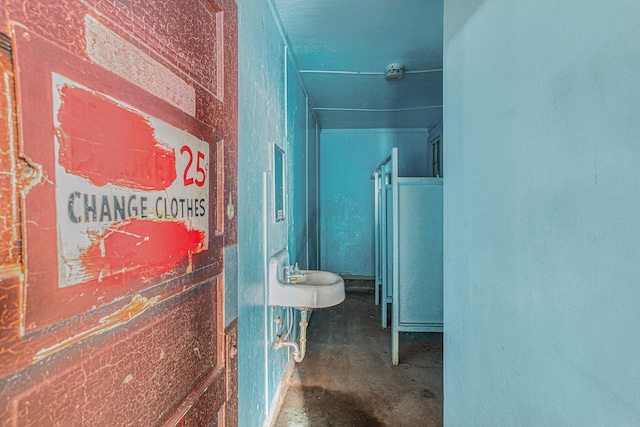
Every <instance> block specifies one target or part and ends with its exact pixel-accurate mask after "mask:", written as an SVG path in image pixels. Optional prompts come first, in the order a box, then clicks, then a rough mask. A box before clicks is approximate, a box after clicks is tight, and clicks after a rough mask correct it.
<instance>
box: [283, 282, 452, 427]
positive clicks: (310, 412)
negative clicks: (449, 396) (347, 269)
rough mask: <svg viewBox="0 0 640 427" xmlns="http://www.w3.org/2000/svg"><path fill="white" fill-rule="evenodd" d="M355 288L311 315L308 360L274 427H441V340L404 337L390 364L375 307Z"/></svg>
mask: <svg viewBox="0 0 640 427" xmlns="http://www.w3.org/2000/svg"><path fill="white" fill-rule="evenodd" d="M350 285H351V286H350ZM359 285H361V284H355V285H354V284H353V283H349V282H347V283H346V287H347V290H348V292H347V297H346V299H345V301H344V302H343V303H342V304H340V305H338V306H335V307H331V308H326V309H321V310H315V311H314V312H313V314H312V317H311V321H310V324H309V329H308V343H307V355H306V357H305V359H304V360H303V361H302V363H299V364H297V366H296V370H295V372H294V373H293V377H292V381H291V385H290V386H289V390H288V392H287V395H286V397H285V399H284V402H283V404H282V407H281V409H280V412H279V414H278V417H277V419H276V422H275V426H277V427H329V426H331V427H377V426H389V427H403V426H407V427H430V426H441V425H442V401H443V394H442V334H435V333H434V334H426V333H423V334H406V333H401V338H400V339H401V345H400V364H399V365H398V366H393V365H392V364H391V333H390V330H389V329H382V328H381V325H380V306H376V305H375V304H374V298H373V293H372V291H371V292H366V289H364V290H365V292H363V289H362V286H359ZM371 286H372V285H371Z"/></svg>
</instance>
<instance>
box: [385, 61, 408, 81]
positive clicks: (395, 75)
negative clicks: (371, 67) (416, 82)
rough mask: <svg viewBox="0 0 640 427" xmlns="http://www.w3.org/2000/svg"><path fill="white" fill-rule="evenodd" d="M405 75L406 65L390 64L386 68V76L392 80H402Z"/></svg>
mask: <svg viewBox="0 0 640 427" xmlns="http://www.w3.org/2000/svg"><path fill="white" fill-rule="evenodd" d="M403 77H404V65H402V64H395V63H394V64H389V65H387V68H385V70H384V78H385V79H387V80H388V81H390V82H393V81H396V80H400V79H402V78H403Z"/></svg>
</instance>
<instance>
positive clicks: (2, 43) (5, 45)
mask: <svg viewBox="0 0 640 427" xmlns="http://www.w3.org/2000/svg"><path fill="white" fill-rule="evenodd" d="M0 49H2V50H5V51H7V52H9V53H11V39H10V38H9V36H8V35H6V34H1V33H0Z"/></svg>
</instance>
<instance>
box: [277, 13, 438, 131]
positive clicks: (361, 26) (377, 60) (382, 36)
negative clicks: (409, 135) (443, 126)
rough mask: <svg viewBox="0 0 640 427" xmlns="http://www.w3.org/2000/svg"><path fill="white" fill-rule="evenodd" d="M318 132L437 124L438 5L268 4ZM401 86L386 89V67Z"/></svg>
mask: <svg viewBox="0 0 640 427" xmlns="http://www.w3.org/2000/svg"><path fill="white" fill-rule="evenodd" d="M273 5H274V8H275V13H276V15H277V17H278V19H279V20H280V24H281V26H282V30H283V32H284V34H285V37H286V38H287V39H288V42H289V45H290V49H291V50H292V53H293V57H294V61H295V62H296V65H297V67H298V70H299V71H300V77H301V78H302V81H303V84H304V86H305V88H306V90H307V93H308V95H309V102H310V104H311V106H312V107H313V110H314V114H315V115H316V117H317V119H318V121H319V122H320V126H321V127H322V128H323V129H344V128H347V129H361V128H428V127H431V126H433V125H435V124H436V123H437V122H438V121H440V120H441V118H442V21H443V0H304V1H302V0H273ZM392 63H400V64H402V65H404V69H405V75H404V78H403V79H401V80H398V81H387V80H385V78H384V72H385V68H386V66H387V65H389V64H392Z"/></svg>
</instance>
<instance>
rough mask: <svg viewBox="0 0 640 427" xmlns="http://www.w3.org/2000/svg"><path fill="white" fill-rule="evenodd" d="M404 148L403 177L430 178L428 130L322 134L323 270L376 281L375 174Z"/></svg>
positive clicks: (401, 154) (402, 160) (339, 130)
mask: <svg viewBox="0 0 640 427" xmlns="http://www.w3.org/2000/svg"><path fill="white" fill-rule="evenodd" d="M393 147H399V150H398V154H399V164H400V167H399V172H400V174H402V175H403V176H427V173H428V165H429V163H430V156H431V147H430V146H429V144H428V132H427V130H426V129H395V130H394V129H368V130H366V129H365V130H343V129H335V130H334V129H330V130H325V129H323V130H322V132H321V134H320V260H321V261H320V263H321V264H320V265H321V267H322V269H323V270H328V271H333V272H336V273H345V274H352V275H357V276H374V275H375V265H374V218H373V213H374V197H373V196H374V195H373V181H372V180H371V174H372V173H373V171H374V169H375V168H376V167H377V166H378V165H379V164H380V162H381V161H382V159H383V158H384V157H385V156H386V155H387V154H389V153H390V152H391V148H393Z"/></svg>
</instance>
